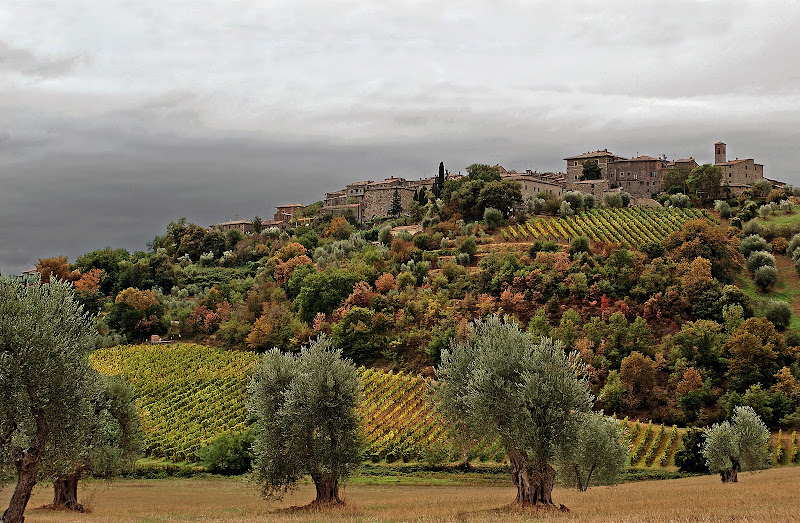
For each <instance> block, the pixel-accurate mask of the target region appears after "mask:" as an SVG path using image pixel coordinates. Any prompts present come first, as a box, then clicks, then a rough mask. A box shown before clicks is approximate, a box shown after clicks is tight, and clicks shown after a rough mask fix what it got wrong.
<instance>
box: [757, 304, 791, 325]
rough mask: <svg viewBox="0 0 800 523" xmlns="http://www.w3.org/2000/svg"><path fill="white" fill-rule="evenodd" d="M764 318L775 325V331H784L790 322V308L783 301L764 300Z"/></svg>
mask: <svg viewBox="0 0 800 523" xmlns="http://www.w3.org/2000/svg"><path fill="white" fill-rule="evenodd" d="M764 316H765V317H766V318H767V319H768V320H769V321H771V322H772V324H773V325H775V328H776V329H778V330H784V329H786V328H787V327H788V326H789V323H790V322H791V320H792V308H791V307H789V304H788V303H786V302H784V301H779V300H766V301H765V302H764Z"/></svg>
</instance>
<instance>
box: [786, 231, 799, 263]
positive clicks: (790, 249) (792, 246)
mask: <svg viewBox="0 0 800 523" xmlns="http://www.w3.org/2000/svg"><path fill="white" fill-rule="evenodd" d="M798 247H800V233H798V234H795V235H794V236H792V239H791V240H789V244H788V245H787V246H786V255H787V256H791V257H792V258H794V256H793V255H794V251H795V250H797V248H798Z"/></svg>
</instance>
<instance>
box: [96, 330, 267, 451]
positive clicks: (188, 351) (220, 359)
mask: <svg viewBox="0 0 800 523" xmlns="http://www.w3.org/2000/svg"><path fill="white" fill-rule="evenodd" d="M257 360H258V356H257V355H256V354H253V353H250V352H230V351H221V350H217V349H212V348H210V347H204V346H202V345H195V344H182V345H125V346H119V347H113V348H110V349H101V350H98V351H96V352H95V353H94V354H93V355H92V357H91V361H92V365H93V366H94V367H95V369H97V371H98V372H101V373H103V374H108V375H114V374H119V375H121V376H122V377H123V378H125V379H126V380H128V381H129V382H130V383H131V384H132V385H133V386H134V388H135V389H136V397H137V401H136V404H137V407H138V408H139V416H140V418H141V424H142V432H143V434H144V442H145V452H147V453H148V454H149V455H151V456H153V457H168V458H170V459H172V460H174V461H182V460H186V459H192V458H193V457H194V453H195V452H196V451H197V450H198V449H200V448H201V447H204V446H205V445H206V444H207V443H208V442H209V441H211V440H213V439H215V438H217V437H218V436H222V435H224V434H230V433H236V432H243V431H244V430H245V428H246V427H247V413H246V411H245V408H244V398H245V391H246V388H247V384H248V382H249V380H248V370H249V369H250V367H251V366H252V365H253V364H254V363H255V362H256V361H257Z"/></svg>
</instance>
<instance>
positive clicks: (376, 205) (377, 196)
mask: <svg viewBox="0 0 800 523" xmlns="http://www.w3.org/2000/svg"><path fill="white" fill-rule="evenodd" d="M424 181H425V180H419V181H413V180H406V179H405V178H395V177H391V178H386V179H385V180H383V181H381V182H374V181H372V180H368V181H363V182H355V183H351V184H348V185H347V186H346V187H345V188H344V189H343V190H340V191H334V192H329V193H326V194H325V200H324V201H323V202H322V210H321V211H320V212H322V213H327V212H333V211H334V210H335V211H336V212H346V210H348V209H349V210H351V211H353V212H354V214H355V215H356V217H357V219H358V220H359V222H363V221H364V220H371V219H373V218H383V217H385V216H389V211H390V210H391V208H392V198H394V192H395V191H397V193H398V194H399V195H400V202H401V205H402V206H403V210H407V209H408V206H409V204H410V203H411V201H412V200H413V198H414V193H416V192H417V191H418V190H419V189H420V188H421V187H423V186H424V184H423V182H424ZM354 205H357V206H359V211H358V212H355V207H353V206H354Z"/></svg>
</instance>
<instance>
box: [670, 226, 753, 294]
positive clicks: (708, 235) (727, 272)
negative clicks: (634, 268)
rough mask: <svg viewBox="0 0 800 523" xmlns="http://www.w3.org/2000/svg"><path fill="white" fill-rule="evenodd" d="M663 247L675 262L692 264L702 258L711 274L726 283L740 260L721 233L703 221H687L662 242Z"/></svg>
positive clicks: (740, 262)
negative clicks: (709, 263) (707, 262)
mask: <svg viewBox="0 0 800 523" xmlns="http://www.w3.org/2000/svg"><path fill="white" fill-rule="evenodd" d="M664 246H665V247H666V249H667V251H668V252H669V255H670V257H671V258H672V259H674V260H675V261H686V262H692V261H694V260H695V259H696V258H705V259H706V260H709V261H710V262H711V275H712V276H713V277H715V278H717V279H718V280H719V281H724V282H727V281H730V280H731V278H732V277H733V275H734V274H735V273H736V272H738V270H739V268H740V267H741V265H742V263H744V258H743V257H742V255H741V253H739V251H738V250H737V249H736V248H735V247H734V246H733V245H732V244H731V243H730V241H729V239H728V237H727V235H726V234H725V231H724V230H722V228H720V227H715V226H713V225H711V224H710V223H708V222H707V221H705V220H703V219H697V220H691V221H688V222H686V223H685V224H683V226H682V227H681V229H680V230H677V231H675V232H673V233H670V235H669V236H667V237H666V238H665V239H664Z"/></svg>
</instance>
